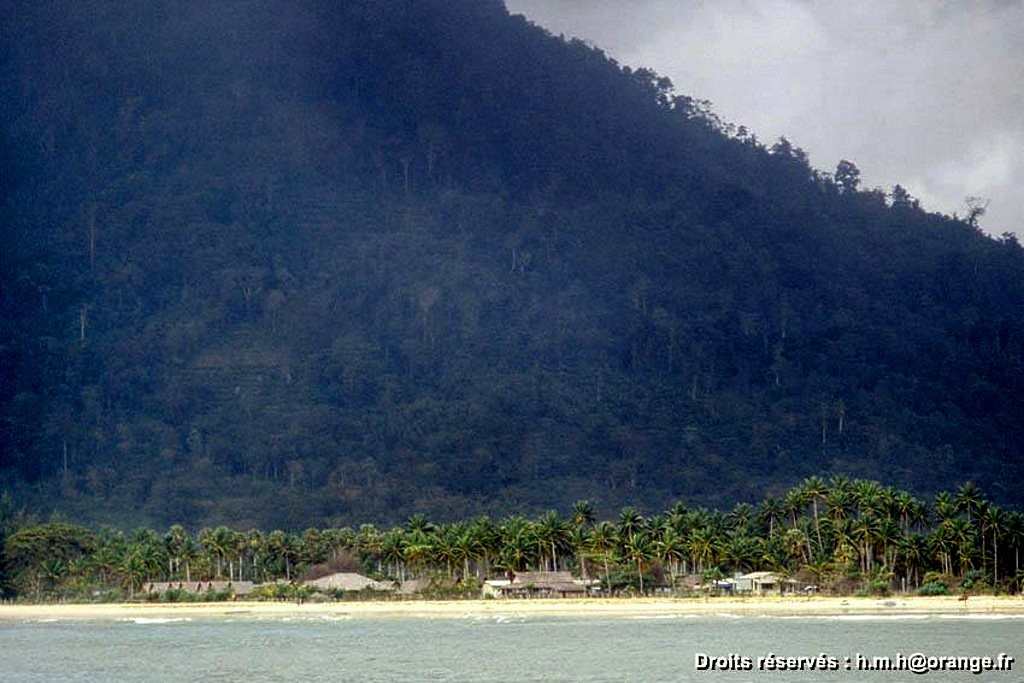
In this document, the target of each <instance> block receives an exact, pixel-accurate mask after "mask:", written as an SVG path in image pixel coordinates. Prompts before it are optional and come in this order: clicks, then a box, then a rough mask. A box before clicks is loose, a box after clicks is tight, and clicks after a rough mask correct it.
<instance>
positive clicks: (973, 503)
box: [954, 481, 985, 524]
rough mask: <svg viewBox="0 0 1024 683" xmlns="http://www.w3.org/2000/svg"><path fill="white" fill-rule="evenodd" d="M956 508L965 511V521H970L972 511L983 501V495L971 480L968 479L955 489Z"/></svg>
mask: <svg viewBox="0 0 1024 683" xmlns="http://www.w3.org/2000/svg"><path fill="white" fill-rule="evenodd" d="M954 502H955V503H956V509H957V510H959V511H962V512H966V513H967V523H968V524H970V523H971V519H972V512H976V511H977V510H978V508H980V507H981V505H982V503H984V502H985V495H984V494H983V493H982V492H981V489H979V488H978V487H977V485H976V484H975V483H974V482H973V481H969V482H967V483H966V484H964V485H963V486H961V487H960V488H959V489H957V492H956V497H955V498H954Z"/></svg>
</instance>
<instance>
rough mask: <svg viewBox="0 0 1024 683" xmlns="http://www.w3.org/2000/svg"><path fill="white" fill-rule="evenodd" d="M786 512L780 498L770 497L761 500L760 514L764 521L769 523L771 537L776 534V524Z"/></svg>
mask: <svg viewBox="0 0 1024 683" xmlns="http://www.w3.org/2000/svg"><path fill="white" fill-rule="evenodd" d="M785 514H786V512H785V507H784V506H783V504H782V501H781V500H779V499H778V498H771V497H768V498H765V499H764V500H763V501H761V512H760V516H761V519H762V520H763V521H764V522H767V523H768V536H769V537H771V536H774V535H775V525H776V524H777V523H778V521H779V520H780V519H782V517H783V515H785Z"/></svg>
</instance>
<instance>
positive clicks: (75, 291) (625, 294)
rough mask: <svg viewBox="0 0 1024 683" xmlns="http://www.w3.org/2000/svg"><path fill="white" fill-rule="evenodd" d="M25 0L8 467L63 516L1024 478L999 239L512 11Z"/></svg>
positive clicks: (696, 495)
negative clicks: (818, 477) (825, 475)
mask: <svg viewBox="0 0 1024 683" xmlns="http://www.w3.org/2000/svg"><path fill="white" fill-rule="evenodd" d="M4 9H5V11H4V12H3V19H2V21H3V32H4V35H7V36H15V39H13V40H5V41H4V47H3V50H4V51H3V54H2V60H3V66H2V69H0V78H2V79H3V83H2V85H3V88H4V92H8V93H14V96H13V97H10V98H5V100H4V101H3V103H2V104H0V107H2V108H3V109H2V111H0V115H2V120H3V122H4V126H3V139H2V144H0V150H2V156H0V158H2V160H3V164H4V170H5V172H4V174H3V178H4V185H3V188H2V191H3V207H4V209H3V213H4V216H5V219H4V222H3V225H4V228H3V230H4V237H3V244H4V247H5V249H4V254H3V262H2V280H0V320H2V330H3V332H2V335H3V337H2V339H0V354H2V356H0V361H2V368H3V370H2V372H3V375H2V388H0V417H2V422H0V424H2V427H0V429H2V430H3V431H2V433H0V438H2V444H3V445H2V451H0V458H2V460H0V477H2V478H0V486H3V487H6V488H10V489H12V490H13V491H14V493H15V494H16V495H17V496H18V497H19V498H22V499H24V500H25V501H27V502H28V503H30V504H31V505H33V506H36V507H38V508H39V509H41V510H44V511H46V510H58V511H61V512H63V513H66V514H68V515H71V516H73V517H76V518H83V519H86V520H89V521H100V522H113V523H118V524H135V523H141V522H149V523H166V522H169V521H175V520H182V521H186V522H189V523H194V524H202V523H214V522H222V521H223V522H230V523H233V524H236V525H263V526H269V525H276V526H292V527H301V526H307V525H309V524H314V523H322V522H323V523H326V522H332V521H346V522H352V521H357V520H374V521H377V520H379V521H387V520H393V519H395V518H400V517H403V516H405V515H407V514H408V513H410V512H412V511H419V510H424V511H428V512H429V513H430V514H432V515H434V516H441V517H444V516H454V515H466V514H471V513H474V512H476V511H483V510H490V511H500V510H509V509H528V510H529V509H539V508H542V507H545V506H559V507H564V506H566V505H568V504H569V503H570V502H571V501H572V500H574V499H576V498H580V497H590V498H592V499H594V500H595V501H597V502H598V503H599V504H600V505H602V506H604V507H605V508H610V507H613V506H617V505H621V504H623V503H626V502H632V503H638V504H640V505H642V506H651V507H654V506H657V505H662V504H664V503H665V502H666V501H667V500H669V499H671V498H674V497H676V496H685V497H687V498H688V499H690V500H693V501H695V502H699V503H713V502H723V503H725V502H730V501H733V500H738V499H744V500H751V499H754V498H759V497H760V496H761V494H762V493H763V492H764V490H765V489H767V490H768V491H769V492H771V491H773V490H781V487H782V486H784V485H785V484H788V483H789V482H791V481H793V480H794V479H796V478H798V477H801V476H804V475H806V474H809V473H818V472H824V471H828V472H845V473H848V474H852V475H854V476H862V477H872V478H886V479H890V480H895V481H898V482H900V483H901V484H904V485H907V486H909V487H912V488H916V489H918V490H921V491H930V490H933V489H936V488H938V487H940V486H950V485H952V484H953V483H955V482H957V481H960V480H963V479H967V478H973V479H976V480H978V481H980V482H983V483H984V484H985V485H986V488H987V489H988V490H990V491H991V492H992V494H993V496H994V497H995V498H997V499H1014V500H1017V501H1019V500H1020V493H1019V491H1018V490H1016V488H1015V487H1013V486H1012V483H1011V482H1012V481H1014V479H1015V478H1016V477H1019V476H1020V475H1021V474H1022V472H1021V464H1020V462H1021V461H1020V444H1021V443H1022V441H1021V436H1022V434H1021V431H1022V428H1024V401H1022V397H1024V378H1022V355H1024V349H1022V338H1024V335H1022V333H1024V314H1022V312H1021V307H1020V302H1021V301H1022V295H1024V255H1022V252H1021V249H1020V247H1019V246H1018V245H1017V244H1016V243H1015V242H1013V241H996V240H992V239H990V238H987V237H985V236H984V235H982V234H981V233H980V232H979V231H978V230H977V228H976V226H974V225H971V224H968V223H965V222H963V221H959V220H955V219H953V218H950V217H945V216H940V215H935V214H928V213H926V212H924V211H923V210H921V208H920V207H918V206H917V205H916V203H915V202H913V200H912V199H910V198H906V197H897V198H896V200H894V201H888V200H887V199H886V197H885V195H884V194H882V193H880V192H878V191H859V190H858V189H857V187H856V178H855V173H851V172H848V173H846V174H845V175H844V174H840V175H839V176H838V177H837V178H836V179H833V178H832V177H831V176H829V175H827V174H822V173H819V172H816V171H814V170H813V169H811V168H809V167H808V165H807V162H806V159H805V158H804V157H803V155H802V153H801V152H800V150H799V149H797V148H794V147H793V146H792V145H790V144H789V143H787V142H786V141H780V142H779V143H777V144H775V145H773V146H772V147H770V148H768V147H766V146H764V145H762V144H761V143H760V142H758V141H757V140H756V138H754V137H753V136H751V135H750V134H749V133H747V132H746V131H743V130H736V129H734V128H733V127H731V126H728V125H726V124H723V123H722V122H720V121H718V120H717V119H716V118H715V117H714V115H713V113H711V112H710V111H709V110H708V109H707V107H706V105H705V104H703V103H701V102H698V101H694V100H692V99H690V98H687V97H685V96H679V95H676V94H675V93H674V91H673V90H672V88H671V84H669V83H668V82H667V81H665V80H664V79H660V78H659V77H657V75H656V74H653V73H652V72H649V71H645V70H636V71H633V70H630V69H626V68H624V67H621V66H620V65H617V64H615V63H614V62H613V61H611V60H609V59H608V58H607V57H606V56H605V55H603V54H602V53H600V52H599V51H597V50H594V49H592V48H590V47H588V46H586V45H584V44H582V43H580V42H565V41H563V40H561V39H558V38H554V37H552V36H550V35H548V34H547V33H545V32H544V31H543V30H542V29H539V28H537V27H535V26H532V25H530V24H528V23H527V22H526V21H525V20H523V19H522V18H521V17H513V16H509V15H508V14H507V12H506V11H505V9H504V8H503V6H502V5H501V4H500V3H497V2H454V3H453V2H442V1H441V0H389V1H387V2H346V3H327V2H324V3H306V4H304V5H303V6H302V7H295V6H294V5H293V4H292V3H284V2H279V1H277V0H251V1H249V2H238V3H230V4H227V3H223V4H219V5H217V6H214V7H208V8H199V7H196V6H195V3H187V2H183V1H181V0H157V1H154V2H152V3H147V4H146V5H144V6H134V5H131V6H129V5H125V6H121V7H115V6H109V5H106V4H101V3H96V4H93V3H82V2H76V3H71V2H67V1H66V0H49V1H45V2H43V1H39V2H31V3H29V2H21V1H20V0H18V1H12V0H8V1H7V2H5V3H4ZM55 45H56V46H59V48H60V49H57V50H55V49H54V48H53V46H55Z"/></svg>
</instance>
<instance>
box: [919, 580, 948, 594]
mask: <svg viewBox="0 0 1024 683" xmlns="http://www.w3.org/2000/svg"><path fill="white" fill-rule="evenodd" d="M917 594H918V595H949V586H947V585H946V584H944V583H942V582H941V581H929V582H927V583H925V584H923V585H922V586H921V587H920V588H918V589H917Z"/></svg>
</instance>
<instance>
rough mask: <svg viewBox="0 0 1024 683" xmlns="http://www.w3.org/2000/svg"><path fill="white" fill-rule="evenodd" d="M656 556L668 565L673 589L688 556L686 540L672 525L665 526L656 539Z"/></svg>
mask: <svg viewBox="0 0 1024 683" xmlns="http://www.w3.org/2000/svg"><path fill="white" fill-rule="evenodd" d="M654 549H655V555H656V557H657V558H658V559H659V560H661V561H662V562H664V563H665V564H667V565H668V568H669V576H670V577H671V580H672V588H673V589H674V588H675V585H676V578H677V577H678V575H679V563H680V562H681V561H682V559H683V557H685V556H686V539H685V538H684V537H683V535H682V534H680V533H679V531H677V530H676V528H675V527H674V526H672V525H671V524H667V525H665V526H664V527H663V528H662V529H661V530H660V533H659V535H658V536H657V537H656V538H655V547H654Z"/></svg>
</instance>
